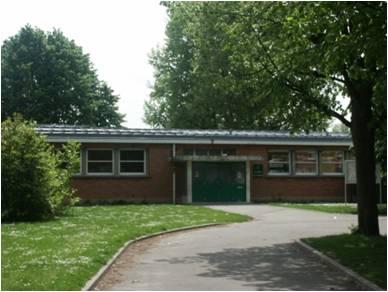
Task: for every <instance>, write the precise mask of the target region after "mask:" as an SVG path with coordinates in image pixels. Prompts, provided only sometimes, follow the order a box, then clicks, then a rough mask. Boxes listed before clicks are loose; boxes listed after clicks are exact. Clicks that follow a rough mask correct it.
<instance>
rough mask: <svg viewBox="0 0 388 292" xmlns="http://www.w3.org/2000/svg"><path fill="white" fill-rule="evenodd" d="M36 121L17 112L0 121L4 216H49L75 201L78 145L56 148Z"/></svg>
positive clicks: (10, 219) (42, 217) (13, 219)
mask: <svg viewBox="0 0 388 292" xmlns="http://www.w3.org/2000/svg"><path fill="white" fill-rule="evenodd" d="M35 127H36V123H34V122H30V121H25V120H23V119H22V118H21V116H18V115H15V116H14V117H13V119H7V120H5V121H4V122H2V124H1V130H2V132H1V138H2V139H1V167H2V173H1V182H2V184H1V192H2V196H1V204H2V210H1V217H2V219H3V220H5V221H21V220H38V219H47V218H50V217H53V216H55V215H57V214H59V213H60V212H61V211H63V210H64V209H65V208H66V206H69V205H72V204H74V202H75V198H74V197H73V194H74V191H73V190H72V189H71V187H70V177H71V176H72V174H74V173H75V172H76V170H77V168H78V167H79V145H78V143H75V142H71V143H67V144H64V146H62V147H61V148H59V147H58V148H54V146H53V145H51V144H49V143H48V142H47V141H46V138H45V136H43V135H39V134H37V133H36V131H35Z"/></svg>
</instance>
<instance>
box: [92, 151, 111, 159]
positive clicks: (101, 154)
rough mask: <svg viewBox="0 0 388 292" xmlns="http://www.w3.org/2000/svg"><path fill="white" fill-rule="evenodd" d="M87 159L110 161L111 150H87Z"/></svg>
mask: <svg viewBox="0 0 388 292" xmlns="http://www.w3.org/2000/svg"><path fill="white" fill-rule="evenodd" d="M88 160H89V161H91V160H99V161H101V160H105V161H112V150H88Z"/></svg>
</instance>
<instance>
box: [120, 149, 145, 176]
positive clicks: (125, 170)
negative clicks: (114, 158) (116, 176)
mask: <svg viewBox="0 0 388 292" xmlns="http://www.w3.org/2000/svg"><path fill="white" fill-rule="evenodd" d="M145 156H146V155H145V151H144V150H120V173H122V174H145V168H144V164H145Z"/></svg>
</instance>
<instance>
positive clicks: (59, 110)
mask: <svg viewBox="0 0 388 292" xmlns="http://www.w3.org/2000/svg"><path fill="white" fill-rule="evenodd" d="M118 99H119V97H118V96H117V95H115V94H114V93H113V90H112V89H111V88H110V87H109V86H108V85H107V84H106V82H104V81H101V80H99V79H98V77H97V73H96V70H95V69H94V68H93V64H92V63H91V61H90V59H89V56H88V55H87V54H85V53H83V51H82V48H81V47H79V46H77V45H76V44H75V43H74V41H72V40H69V39H68V38H66V37H65V36H64V35H63V33H62V32H61V31H60V30H57V29H54V30H53V31H52V32H47V33H45V32H44V31H42V30H40V29H38V28H33V27H31V26H29V25H27V26H25V27H23V28H22V29H21V30H20V31H19V33H18V34H16V35H15V36H12V37H10V38H9V39H7V40H5V41H4V43H3V45H2V47H1V113H2V120H4V119H6V118H7V117H10V116H12V114H13V113H15V112H17V113H21V114H22V115H23V116H24V117H25V118H26V119H33V120H35V121H37V122H38V123H67V124H86V125H93V126H119V125H120V124H121V122H122V121H123V117H124V116H123V115H122V114H120V113H118V106H117V102H118Z"/></svg>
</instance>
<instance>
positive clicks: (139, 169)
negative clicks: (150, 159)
mask: <svg viewBox="0 0 388 292" xmlns="http://www.w3.org/2000/svg"><path fill="white" fill-rule="evenodd" d="M120 172H126V173H144V163H143V162H120Z"/></svg>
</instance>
